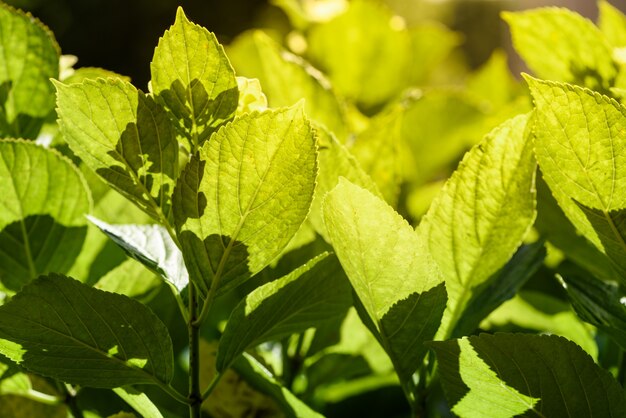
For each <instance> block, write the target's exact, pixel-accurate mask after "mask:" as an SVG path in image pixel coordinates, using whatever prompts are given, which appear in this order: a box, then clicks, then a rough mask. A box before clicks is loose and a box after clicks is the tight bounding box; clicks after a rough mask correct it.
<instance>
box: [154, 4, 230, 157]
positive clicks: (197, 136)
mask: <svg viewBox="0 0 626 418" xmlns="http://www.w3.org/2000/svg"><path fill="white" fill-rule="evenodd" d="M150 71H151V73H152V81H151V83H152V91H153V93H154V94H155V96H157V97H158V98H159V100H161V101H162V102H163V103H164V104H165V107H166V108H167V109H168V110H169V111H170V112H171V113H172V115H173V120H174V121H175V122H176V123H177V124H178V128H179V130H180V132H182V133H183V134H184V135H185V136H186V137H187V138H188V139H189V141H190V144H191V145H192V151H194V150H195V149H197V147H199V146H200V145H202V143H203V142H204V141H206V140H207V139H208V138H209V136H211V134H212V133H213V132H214V131H215V130H216V129H217V128H218V127H219V126H220V125H221V124H223V123H224V122H226V121H229V120H230V119H232V118H233V116H234V115H235V110H236V109H237V100H238V98H239V92H238V91H237V81H236V80H235V71H234V70H233V68H232V67H231V65H230V62H229V61H228V58H227V57H226V54H225V53H224V48H222V46H221V45H220V44H219V42H217V39H216V38H215V35H214V34H212V33H211V32H209V31H208V30H206V29H205V28H203V27H201V26H198V25H196V24H195V23H192V22H190V21H189V20H188V19H187V16H185V13H184V12H183V9H182V8H180V7H179V8H178V10H177V11H176V21H175V22H174V25H173V26H172V27H171V28H170V29H168V30H167V31H165V34H164V35H163V37H162V38H161V39H159V44H158V46H157V47H156V49H155V50H154V57H153V59H152V63H151V65H150Z"/></svg>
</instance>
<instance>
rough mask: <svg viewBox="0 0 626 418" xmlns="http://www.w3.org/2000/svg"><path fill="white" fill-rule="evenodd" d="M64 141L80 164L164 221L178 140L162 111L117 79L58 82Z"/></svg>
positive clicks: (176, 156) (173, 175) (174, 173)
mask: <svg viewBox="0 0 626 418" xmlns="http://www.w3.org/2000/svg"><path fill="white" fill-rule="evenodd" d="M56 87H57V112H58V114H59V123H60V125H61V130H62V132H63V135H64V138H65V140H66V141H67V143H68V144H69V146H70V148H71V149H72V151H74V153H76V155H78V156H79V157H80V158H81V160H82V161H83V162H84V163H85V164H87V166H89V168H91V169H92V170H93V171H95V172H96V173H97V174H98V175H100V176H101V177H102V178H104V179H105V180H106V181H107V182H108V183H109V184H110V185H111V186H112V187H114V188H115V189H117V190H118V191H119V192H120V193H121V194H123V195H124V196H125V197H126V198H128V199H130V200H131V201H132V202H133V203H135V204H136V205H137V206H139V207H140V208H141V209H142V210H144V211H145V212H146V213H148V214H149V215H150V216H152V217H153V218H154V219H156V220H157V221H158V222H159V223H162V224H163V223H166V222H167V218H168V214H169V212H170V206H171V202H170V196H171V193H172V189H173V188H174V182H175V180H176V177H177V175H178V142H177V141H176V138H175V135H174V131H173V128H172V126H171V123H170V121H169V118H168V116H167V113H166V112H165V109H163V107H161V106H160V105H159V104H157V103H156V102H155V101H154V99H153V98H152V97H151V96H147V95H145V94H144V93H142V92H141V91H139V90H137V89H136V88H135V87H133V85H131V84H130V83H127V82H125V81H122V80H120V79H106V80H105V79H98V80H96V81H93V80H85V81H84V82H82V83H80V84H71V85H64V84H61V83H56Z"/></svg>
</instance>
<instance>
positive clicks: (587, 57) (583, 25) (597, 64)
mask: <svg viewBox="0 0 626 418" xmlns="http://www.w3.org/2000/svg"><path fill="white" fill-rule="evenodd" d="M503 18H504V20H506V21H507V23H508V24H509V26H510V27H511V35H512V37H513V45H514V46H515V49H516V50H517V52H518V53H519V54H520V55H521V56H522V58H524V61H525V62H526V64H528V66H529V67H530V68H531V69H532V70H533V71H534V72H535V74H537V75H538V76H539V77H541V78H547V79H550V80H558V81H565V82H568V83H575V84H580V85H583V86H585V87H589V88H591V89H594V90H598V91H608V89H609V87H611V86H612V85H613V82H614V79H615V77H616V76H617V66H616V65H615V63H614V62H613V58H612V56H613V54H612V52H613V51H612V49H611V47H610V45H609V43H608V41H607V40H606V38H605V37H604V36H603V35H602V33H601V32H600V30H599V29H598V28H597V27H596V26H595V25H594V24H593V23H592V22H591V21H590V20H588V19H585V18H584V17H582V16H581V15H579V14H577V13H575V12H572V11H570V10H567V9H559V8H556V7H549V8H548V7H547V8H541V9H534V10H528V11H523V12H516V13H510V12H505V13H504V14H503Z"/></svg>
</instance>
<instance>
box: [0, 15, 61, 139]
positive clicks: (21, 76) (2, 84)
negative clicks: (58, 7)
mask: <svg viewBox="0 0 626 418" xmlns="http://www.w3.org/2000/svg"><path fill="white" fill-rule="evenodd" d="M0 51H1V53H0V56H1V57H2V58H0V137H15V138H33V139H34V138H36V137H37V133H38V132H39V129H40V128H41V125H42V124H43V121H44V119H45V118H46V117H47V116H48V115H49V114H50V112H51V111H52V110H53V109H54V88H53V86H52V84H51V83H50V79H51V78H57V77H58V76H59V57H60V49H59V46H58V45H57V43H56V40H55V39H54V36H53V35H52V32H50V30H49V29H48V28H47V27H46V26H44V25H43V24H42V23H41V22H40V21H39V20H37V19H35V18H34V17H32V16H31V15H30V14H26V13H23V12H21V11H18V10H15V9H13V8H12V7H9V6H7V5H5V4H4V3H2V4H0Z"/></svg>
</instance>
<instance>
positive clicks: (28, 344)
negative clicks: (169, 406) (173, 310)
mask: <svg viewBox="0 0 626 418" xmlns="http://www.w3.org/2000/svg"><path fill="white" fill-rule="evenodd" d="M0 353H2V354H3V355H5V356H6V357H8V358H9V359H11V360H13V361H14V362H16V363H18V364H20V365H21V366H23V367H25V368H27V369H28V370H30V371H32V372H34V373H39V374H42V375H45V376H49V377H52V378H55V379H58V380H61V381H64V382H68V383H71V384H76V385H82V386H92V387H100V388H115V387H118V386H124V385H130V384H138V383H146V384H157V385H159V386H161V387H164V386H167V385H168V384H169V382H170V380H171V379H172V371H173V354H172V342H171V340H170V337H169V334H168V332H167V328H166V327H165V325H163V323H162V322H161V321H160V320H159V319H158V318H157V317H156V316H155V315H154V314H153V313H152V311H150V310H149V309H148V308H147V307H145V306H144V305H142V304H141V303H139V302H137V301H134V300H132V299H130V298H128V297H126V296H122V295H116V294H113V293H108V292H103V291H101V290H97V289H93V288H91V287H89V286H87V285H84V284H82V283H80V282H78V281H76V280H73V279H71V278H68V277H65V276H60V275H55V274H51V275H48V276H40V277H39V278H38V279H36V280H34V281H33V282H32V283H30V284H28V285H26V286H25V287H24V288H23V289H22V291H21V292H19V293H18V294H17V295H16V296H15V297H14V298H13V299H11V301H9V302H8V303H6V304H4V305H2V306H0Z"/></svg>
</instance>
